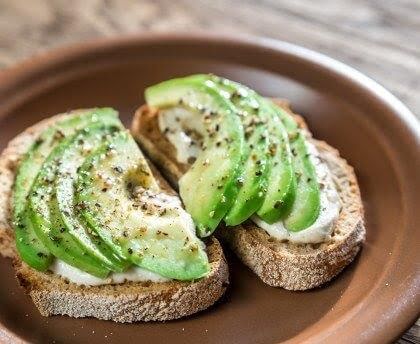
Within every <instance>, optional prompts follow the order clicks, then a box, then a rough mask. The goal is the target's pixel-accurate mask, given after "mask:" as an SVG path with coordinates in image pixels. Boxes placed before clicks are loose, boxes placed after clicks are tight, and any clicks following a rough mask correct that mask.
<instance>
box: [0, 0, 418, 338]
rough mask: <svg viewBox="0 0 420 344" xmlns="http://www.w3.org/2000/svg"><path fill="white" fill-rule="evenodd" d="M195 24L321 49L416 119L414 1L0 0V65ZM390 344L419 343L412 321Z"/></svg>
mask: <svg viewBox="0 0 420 344" xmlns="http://www.w3.org/2000/svg"><path fill="white" fill-rule="evenodd" d="M195 29H204V30H209V31H212V32H222V33H232V32H233V33H237V32H240V33H251V34H257V35H261V36H266V37H272V38H278V39H281V40H285V41H289V42H293V43H296V44H299V45H302V46H305V47H308V48H312V49H314V50H317V51H320V52H323V53H325V54H327V55H330V56H332V57H334V58H337V59H338V60H341V61H343V62H345V63H347V64H349V65H351V66H353V67H355V68H357V69H359V70H360V71H362V72H363V73H365V74H367V75H368V76H370V77H372V78H373V79H375V80H376V81H378V82H379V83H381V84H382V85H384V86H385V87H387V88H388V89H389V90H390V91H391V92H393V93H394V94H395V95H397V96H398V97H399V98H400V99H401V100H402V101H403V102H405V103H406V105H407V106H408V107H409V108H411V110H412V111H413V112H414V113H416V114H417V116H418V117H420V0H399V1H395V0H370V1H367V0H366V1H362V0H321V1H313V0H294V1H290V0H263V1H256V0H232V1H228V0H211V1H205V0H191V1H188V0H178V1H176V0H146V1H144V0H72V1H67V0H55V1H48V0H32V1H27V0H0V68H1V67H7V66H10V65H13V64H14V63H16V62H17V61H20V60H22V59H24V58H27V57H28V56H31V55H33V54H35V53H38V52H41V51H45V50H47V49H50V48H53V47H57V46H62V45H65V44H69V43H73V42H80V41H83V40H87V39H91V38H94V37H99V36H112V35H116V34H120V33H134V32H139V31H145V30H151V31H175V30H182V31H193V30H195ZM398 343H420V321H417V324H415V325H414V326H413V327H412V328H411V329H410V330H409V331H407V332H406V333H405V334H404V336H403V337H402V338H401V339H400V340H399V341H398Z"/></svg>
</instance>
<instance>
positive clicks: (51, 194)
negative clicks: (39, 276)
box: [28, 116, 121, 278]
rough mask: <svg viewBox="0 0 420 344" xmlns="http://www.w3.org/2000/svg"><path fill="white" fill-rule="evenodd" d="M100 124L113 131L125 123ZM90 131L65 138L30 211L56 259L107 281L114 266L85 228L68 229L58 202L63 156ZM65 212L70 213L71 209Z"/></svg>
mask: <svg viewBox="0 0 420 344" xmlns="http://www.w3.org/2000/svg"><path fill="white" fill-rule="evenodd" d="M99 121H100V123H101V124H104V125H108V126H110V127H121V122H120V121H119V119H118V118H117V117H115V116H108V117H106V116H103V117H101V119H100V120H99ZM94 125H96V124H94ZM90 128H91V127H90V126H88V127H86V128H84V129H82V130H81V132H76V133H74V134H73V135H71V136H68V137H66V138H64V139H63V140H62V141H61V142H60V143H59V144H58V145H57V146H56V147H55V148H54V149H53V150H52V152H51V153H50V155H49V156H48V157H47V159H46V160H45V161H44V163H43V165H42V167H41V169H40V171H39V174H38V176H37V177H36V179H35V181H34V183H33V185H32V188H31V191H30V193H29V198H28V207H29V216H30V219H31V221H32V224H33V228H34V230H35V233H36V235H37V237H38V238H39V239H40V240H41V242H42V243H43V244H44V245H45V246H46V247H47V249H48V250H49V251H50V252H51V253H52V254H53V255H54V256H55V257H57V258H59V259H61V260H63V261H65V262H66V263H68V264H70V265H72V266H75V267H77V268H79V269H80V270H83V271H86V272H88V273H90V274H92V275H94V276H97V277H101V278H104V277H106V276H107V275H108V273H109V271H110V269H111V268H113V267H114V264H113V263H112V262H111V261H110V260H109V259H108V258H106V257H105V256H104V255H103V254H102V253H101V252H100V250H99V249H98V248H97V247H96V246H95V245H94V243H93V242H92V240H90V238H89V235H88V234H87V233H86V231H84V229H83V228H81V227H75V228H71V230H70V231H67V229H68V228H67V227H66V226H65V223H64V221H63V219H62V218H61V216H60V209H59V203H58V202H56V201H55V194H56V188H55V187H56V185H55V182H56V178H57V175H58V168H59V166H61V165H62V164H63V160H62V158H63V155H65V152H66V151H68V150H69V149H71V148H72V146H73V145H74V144H75V142H77V140H79V139H80V137H81V135H83V133H87V132H88V131H89V130H90ZM66 167H68V165H67V166H66ZM65 211H66V212H69V213H70V209H66V210H65Z"/></svg>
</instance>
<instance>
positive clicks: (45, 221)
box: [13, 108, 209, 280]
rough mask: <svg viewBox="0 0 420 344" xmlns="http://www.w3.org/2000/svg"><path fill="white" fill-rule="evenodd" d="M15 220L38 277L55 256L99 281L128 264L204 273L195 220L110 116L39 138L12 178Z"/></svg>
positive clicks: (181, 274)
mask: <svg viewBox="0 0 420 344" xmlns="http://www.w3.org/2000/svg"><path fill="white" fill-rule="evenodd" d="M13 216H14V227H15V231H16V245H17V248H18V252H19V254H20V256H21V258H22V260H24V261H25V262H26V263H27V264H28V265H30V266H31V267H33V268H35V269H38V270H41V271H44V270H46V269H48V268H49V267H50V266H51V264H52V262H53V260H54V259H55V258H56V259H60V260H62V261H64V262H66V263H67V264H69V265H71V266H74V267H76V268H78V269H79V270H82V271H84V272H87V273H89V274H91V275H93V276H96V277H99V278H106V277H107V276H108V275H109V273H110V272H113V271H115V272H122V271H124V270H126V269H127V268H128V267H129V266H130V265H133V264H135V265H138V266H140V267H142V268H145V269H148V270H150V271H153V272H155V273H158V274H160V275H161V276H164V277H168V278H173V279H179V280H192V279H198V278H201V277H203V276H205V275H206V274H207V273H208V272H209V262H208V258H207V254H206V252H205V246H204V244H203V243H202V242H201V241H200V240H199V239H198V238H197V236H196V235H195V225H194V223H193V221H192V219H191V217H190V216H189V215H188V213H186V212H185V210H183V208H182V204H181V202H180V200H179V199H178V198H177V197H175V196H170V195H169V194H167V193H165V192H163V191H162V190H161V189H160V187H159V185H158V183H157V181H156V180H155V178H154V177H153V175H152V173H151V171H150V169H149V167H148V165H147V162H146V160H145V159H144V157H143V155H142V154H141V152H140V150H139V148H138V147H137V145H136V143H135V142H134V140H133V139H132V137H131V136H130V134H129V133H128V132H127V131H126V130H125V129H124V128H123V126H122V124H121V122H120V120H119V119H118V114H117V112H116V111H114V110H113V109H110V108H103V109H92V110H84V111H78V112H73V113H71V114H70V115H69V116H66V117H65V118H64V119H63V120H61V121H59V122H57V123H56V124H55V125H54V126H51V127H49V128H47V129H45V130H44V131H43V132H42V133H41V134H40V136H39V137H38V139H37V140H36V142H35V143H34V144H33V145H32V147H30V149H29V150H28V152H27V153H26V155H25V156H24V158H23V159H22V162H21V163H20V166H19V168H18V171H17V175H16V180H15V185H14V190H13Z"/></svg>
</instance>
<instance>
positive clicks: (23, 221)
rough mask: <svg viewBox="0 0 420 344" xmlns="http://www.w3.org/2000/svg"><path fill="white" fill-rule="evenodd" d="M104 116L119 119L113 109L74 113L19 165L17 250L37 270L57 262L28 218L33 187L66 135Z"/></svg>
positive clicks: (14, 204) (40, 140)
mask: <svg viewBox="0 0 420 344" xmlns="http://www.w3.org/2000/svg"><path fill="white" fill-rule="evenodd" d="M102 117H113V118H117V114H116V112H115V111H114V110H112V109H110V108H102V109H91V110H85V111H73V112H71V113H70V114H69V115H68V116H66V117H65V118H64V119H63V120H61V121H59V122H57V123H56V124H55V125H52V126H50V127H48V128H47V129H45V130H44V131H43V132H42V133H41V134H40V135H39V137H38V138H37V139H36V141H35V142H34V144H33V145H32V146H31V147H30V148H29V150H28V151H27V153H26V154H25V156H24V157H23V159H22V161H21V162H20V164H19V168H18V170H17V173H16V178H15V182H14V186H13V196H12V210H13V211H12V213H13V214H12V216H13V225H14V229H15V238H16V247H17V249H18V252H19V254H20V256H21V257H22V259H23V260H24V261H25V262H26V263H27V264H28V265H29V266H31V267H33V268H35V269H38V270H42V271H43V270H46V269H47V268H48V267H49V266H50V264H51V262H52V260H53V255H52V254H51V253H50V251H49V250H48V249H47V248H46V247H45V245H44V244H43V243H42V242H41V241H40V240H39V238H38V237H37V235H36V234H35V232H34V228H33V224H32V222H31V220H30V218H29V216H28V207H27V198H28V195H29V192H30V190H31V187H32V184H33V182H34V180H35V178H36V177H37V174H38V172H39V170H40V168H41V166H42V164H43V162H44V161H45V159H46V158H47V157H48V155H49V154H50V153H51V151H52V150H53V149H54V148H55V147H56V146H57V144H58V143H59V142H60V141H61V140H63V138H64V137H65V136H67V135H71V134H73V133H74V132H75V131H76V130H78V129H81V128H83V127H85V126H87V125H89V124H92V123H96V122H98V120H99V118H102Z"/></svg>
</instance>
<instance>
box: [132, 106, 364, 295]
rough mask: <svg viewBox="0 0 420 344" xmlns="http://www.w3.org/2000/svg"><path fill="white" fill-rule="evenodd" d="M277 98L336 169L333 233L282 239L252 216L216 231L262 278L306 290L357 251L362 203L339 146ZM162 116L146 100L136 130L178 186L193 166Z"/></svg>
mask: <svg viewBox="0 0 420 344" xmlns="http://www.w3.org/2000/svg"><path fill="white" fill-rule="evenodd" d="M276 103H277V105H278V106H281V107H282V108H283V109H285V110H286V111H288V113H289V114H290V115H291V116H294V117H295V118H296V120H297V121H298V123H299V125H300V127H301V128H302V129H303V130H305V131H306V133H307V135H308V137H309V139H310V140H311V141H312V142H313V143H314V145H315V146H316V147H317V149H318V150H319V151H320V156H321V158H322V159H323V160H324V161H325V163H326V164H327V165H328V167H329V168H330V170H331V172H332V174H333V180H334V182H335V184H336V187H337V190H338V192H339V195H340V198H341V202H342V205H343V207H342V210H341V212H340V215H339V218H338V220H337V222H336V224H335V226H334V229H333V233H332V237H331V239H330V240H329V241H328V242H325V243H321V244H294V243H290V242H288V241H278V240H276V239H274V238H272V237H270V236H269V235H268V234H267V233H266V232H265V231H264V230H263V229H261V228H259V227H258V226H257V225H256V224H254V223H253V222H251V221H247V222H245V223H244V224H242V225H240V226H236V227H235V228H227V227H222V228H219V230H218V231H217V232H216V233H218V234H217V235H218V237H219V238H221V239H222V240H224V241H226V242H227V243H228V245H229V246H230V247H231V248H232V250H233V251H234V252H235V253H236V254H237V256H238V257H239V258H240V259H241V260H242V262H243V263H244V264H245V265H247V266H248V267H249V268H250V269H251V270H253V271H254V272H255V273H256V274H257V275H258V276H259V277H260V278H261V280H262V281H263V282H264V283H266V284H268V285H270V286H274V287H282V288H285V289H289V290H307V289H311V288H314V287H317V286H320V285H322V284H323V283H325V282H328V281H330V280H331V279H332V278H333V277H334V276H336V275H337V274H338V273H340V271H341V270H343V269H344V267H345V266H347V265H348V264H349V263H350V262H351V261H352V260H353V259H354V258H355V256H356V254H357V253H358V252H359V250H360V248H361V245H362V243H363V242H364V240H365V227H364V219H363V205H362V201H361V198H360V191H359V186H358V184H357V179H356V176H355V174H354V170H353V168H352V167H351V166H349V165H348V164H347V162H346V161H345V160H344V159H342V158H341V157H340V155H339V152H338V151H337V150H336V149H334V148H332V147H330V146H329V145H328V144H327V143H325V142H323V141H318V140H315V139H313V138H312V137H311V135H310V133H309V131H308V128H307V126H306V124H305V122H304V120H303V118H302V117H300V116H299V115H296V114H294V113H292V111H291V110H290V108H289V107H288V104H287V102H285V101H276ZM158 115H159V113H158V111H157V110H154V109H150V108H149V107H147V106H146V105H144V106H142V107H140V108H139V109H138V110H137V112H136V114H135V116H134V119H133V123H132V134H133V136H134V137H135V138H136V140H137V141H138V142H139V144H140V146H141V147H142V149H143V151H144V152H145V153H146V154H147V155H148V156H149V158H150V159H151V160H152V161H153V163H154V164H155V165H156V166H157V167H158V168H159V170H160V171H161V173H162V174H163V175H164V176H165V177H166V179H167V180H168V181H169V182H170V183H171V184H172V185H173V186H174V188H177V181H178V180H179V179H180V177H181V176H182V175H183V174H184V173H185V172H186V171H187V170H188V168H189V166H188V165H186V164H180V163H178V162H177V161H176V150H175V147H174V146H173V145H172V144H171V143H170V142H169V141H168V140H167V139H166V138H165V136H164V135H162V133H161V132H160V130H159V125H158V121H157V116H158Z"/></svg>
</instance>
